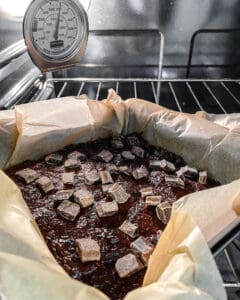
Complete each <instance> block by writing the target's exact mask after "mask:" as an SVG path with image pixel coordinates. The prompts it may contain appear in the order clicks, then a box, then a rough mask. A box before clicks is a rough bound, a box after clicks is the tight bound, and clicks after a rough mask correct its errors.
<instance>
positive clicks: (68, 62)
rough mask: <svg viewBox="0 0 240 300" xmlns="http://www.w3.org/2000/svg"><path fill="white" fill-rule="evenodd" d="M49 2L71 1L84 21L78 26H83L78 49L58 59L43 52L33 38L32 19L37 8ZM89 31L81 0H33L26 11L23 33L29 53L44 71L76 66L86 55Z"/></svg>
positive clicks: (77, 45)
mask: <svg viewBox="0 0 240 300" xmlns="http://www.w3.org/2000/svg"><path fill="white" fill-rule="evenodd" d="M48 2H59V3H60V2H62V3H64V2H65V3H70V5H72V7H74V8H75V9H77V10H78V12H77V13H78V14H79V18H80V20H81V22H82V24H81V25H79V24H78V26H82V27H83V28H82V36H81V37H78V39H79V44H77V43H76V49H74V48H73V51H71V53H70V54H69V55H67V56H64V55H63V57H62V58H58V59H56V58H54V57H53V58H51V57H50V56H46V55H44V54H43V53H41V52H40V51H39V50H38V49H37V47H36V46H35V45H34V42H33V40H32V39H33V34H32V26H31V25H32V19H33V18H34V17H35V13H36V9H37V8H39V7H41V4H42V3H48ZM88 32H89V25H88V18H87V14H86V12H85V10H84V8H83V6H82V4H81V3H80V2H79V0H33V1H32V2H31V3H30V5H29V7H28V9H27V11H26V13H25V16H24V20H23V35H24V40H25V43H26V46H27V49H28V52H29V55H30V57H31V59H32V61H33V63H34V64H35V65H37V67H39V68H40V69H41V71H43V72H44V73H45V72H49V71H57V70H60V69H66V68H69V67H74V66H76V65H77V64H78V63H79V61H80V60H81V58H82V57H83V55H84V52H85V49H86V46H87V41H88Z"/></svg>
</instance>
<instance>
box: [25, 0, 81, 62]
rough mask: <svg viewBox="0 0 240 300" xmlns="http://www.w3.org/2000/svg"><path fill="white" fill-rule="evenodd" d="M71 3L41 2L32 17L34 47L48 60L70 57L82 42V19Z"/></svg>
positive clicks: (56, 0)
mask: <svg viewBox="0 0 240 300" xmlns="http://www.w3.org/2000/svg"><path fill="white" fill-rule="evenodd" d="M70 3H71V2H68V1H59V0H53V1H44V2H41V4H40V5H39V6H38V7H37V8H36V10H35V13H34V14H33V16H32V22H31V32H32V42H33V45H34V47H35V48H36V49H37V50H38V51H39V52H40V53H41V54H42V55H44V56H46V57H48V58H51V59H64V58H66V57H69V56H70V55H71V54H72V53H73V52H74V51H75V50H76V47H78V44H79V41H81V38H82V35H83V32H82V26H81V19H80V16H79V13H78V11H77V9H76V8H75V7H74V5H73V4H70Z"/></svg>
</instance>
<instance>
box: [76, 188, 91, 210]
mask: <svg viewBox="0 0 240 300" xmlns="http://www.w3.org/2000/svg"><path fill="white" fill-rule="evenodd" d="M74 201H75V202H76V203H78V204H80V205H81V207H83V208H85V207H88V206H91V205H92V204H93V202H94V196H93V194H92V193H91V192H90V191H88V190H86V189H82V190H79V191H76V192H75V193H74Z"/></svg>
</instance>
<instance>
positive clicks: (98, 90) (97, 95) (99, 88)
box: [95, 82, 102, 100]
mask: <svg viewBox="0 0 240 300" xmlns="http://www.w3.org/2000/svg"><path fill="white" fill-rule="evenodd" d="M101 87H102V83H101V82H99V84H98V89H97V94H96V98H95V99H96V100H98V99H99V94H100V91H101Z"/></svg>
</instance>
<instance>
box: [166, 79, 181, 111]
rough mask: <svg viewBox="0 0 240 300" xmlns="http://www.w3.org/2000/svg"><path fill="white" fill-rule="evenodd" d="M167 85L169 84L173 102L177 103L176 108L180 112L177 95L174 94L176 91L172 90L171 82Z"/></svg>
mask: <svg viewBox="0 0 240 300" xmlns="http://www.w3.org/2000/svg"><path fill="white" fill-rule="evenodd" d="M168 85H169V88H170V90H171V92H172V94H173V98H174V100H175V102H176V104H177V107H178V110H179V111H180V112H182V108H181V105H180V103H179V100H178V98H177V95H176V93H175V90H174V88H173V85H172V83H171V82H169V83H168Z"/></svg>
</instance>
